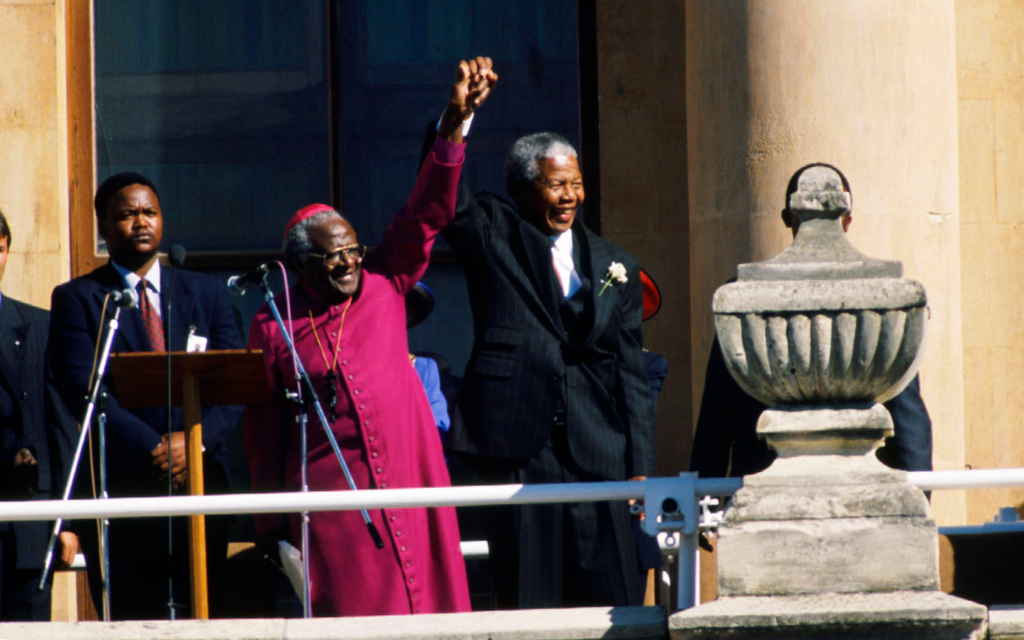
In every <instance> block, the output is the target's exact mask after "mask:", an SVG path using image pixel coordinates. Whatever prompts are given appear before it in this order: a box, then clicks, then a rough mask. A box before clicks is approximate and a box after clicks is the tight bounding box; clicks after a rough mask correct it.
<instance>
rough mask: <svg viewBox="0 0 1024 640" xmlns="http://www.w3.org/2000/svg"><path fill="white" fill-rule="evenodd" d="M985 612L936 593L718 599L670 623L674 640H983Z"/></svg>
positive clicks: (670, 635)
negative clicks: (792, 639) (889, 639)
mask: <svg viewBox="0 0 1024 640" xmlns="http://www.w3.org/2000/svg"><path fill="white" fill-rule="evenodd" d="M986 619H987V613H986V610H985V607H983V606H981V605H979V604H975V603H973V602H968V601H967V600H961V599H960V598H954V597H953V596H948V595H946V594H944V593H941V592H938V591H896V592H890V593H861V594H850V593H842V594H836V593H825V594H818V595H804V596H746V597H738V598H719V599H718V600H715V601H714V602H709V603H708V604H706V605H703V606H700V607H695V608H693V609H688V610H686V611H680V612H679V613H676V614H674V615H673V616H672V617H670V618H669V623H668V626H669V637H670V638H672V639H673V640H690V639H693V640H698V639H699V640H707V639H708V638H723V639H724V638H728V640H747V639H750V640H755V639H756V640H764V639H765V638H772V639H784V638H815V639H821V640H826V639H827V640H875V639H878V638H892V639H896V638H898V639H900V640H911V639H915V638H921V639H924V638H927V640H980V639H982V638H985V637H986Z"/></svg>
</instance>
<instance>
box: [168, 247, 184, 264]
mask: <svg viewBox="0 0 1024 640" xmlns="http://www.w3.org/2000/svg"><path fill="white" fill-rule="evenodd" d="M168 257H169V258H170V259H171V266H172V267H180V266H181V263H182V262H185V247H183V246H181V245H180V244H176V245H173V246H171V251H170V253H169V254H168Z"/></svg>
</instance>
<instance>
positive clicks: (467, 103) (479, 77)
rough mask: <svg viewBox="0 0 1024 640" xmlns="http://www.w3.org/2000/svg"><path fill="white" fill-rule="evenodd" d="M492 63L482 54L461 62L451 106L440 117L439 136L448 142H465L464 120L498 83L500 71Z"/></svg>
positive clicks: (456, 75)
mask: <svg viewBox="0 0 1024 640" xmlns="http://www.w3.org/2000/svg"><path fill="white" fill-rule="evenodd" d="M493 66H494V63H493V62H492V61H491V59H490V58H485V57H482V56H478V57H476V58H473V59H472V60H469V61H468V62H467V61H466V60H463V61H462V62H460V63H459V70H458V71H457V72H456V74H455V82H453V83H452V92H451V95H450V96H449V98H448V107H447V108H446V109H445V110H444V115H442V116H441V126H440V127H439V128H438V131H437V134H438V135H439V136H441V137H442V138H445V139H446V140H448V141H449V142H462V123H463V122H465V121H466V119H467V118H469V116H471V115H473V112H475V111H476V110H477V109H479V108H480V105H482V104H483V103H484V101H485V100H487V96H488V95H490V93H491V89H493V88H494V85H496V84H497V83H498V74H496V73H494V69H493V68H492V67H493Z"/></svg>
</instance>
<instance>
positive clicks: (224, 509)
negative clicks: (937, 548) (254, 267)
mask: <svg viewBox="0 0 1024 640" xmlns="http://www.w3.org/2000/svg"><path fill="white" fill-rule="evenodd" d="M683 475H685V476H689V474H683ZM907 479H908V481H909V482H911V483H912V484H915V485H917V486H918V487H920V488H921V489H924V490H929V491H934V490H944V489H986V488H999V487H1014V486H1024V469H985V470H977V471H975V470H969V471H918V472H912V473H908V474H907ZM653 480H656V482H654V483H650V485H651V490H652V491H654V490H656V488H657V485H658V482H661V483H664V482H665V481H666V480H668V479H665V478H658V479H653ZM678 480H680V481H682V480H683V478H679V479H678ZM648 484H649V483H648V482H644V481H638V482H629V481H625V482H586V483H570V484H537V485H521V484H509V485H486V486H472V487H433V488H420V489H374V490H365V491H310V492H298V493H254V494H231V495H212V496H174V497H167V496H165V497H152V498H109V499H104V500H66V501H65V500H31V501H22V502H0V522H2V521H12V520H54V519H56V518H64V519H65V520H76V519H93V518H144V517H160V516H188V515H199V514H204V515H227V514H245V513H296V512H301V511H351V510H358V509H406V508H414V507H442V506H456V507H468V506H488V505H503V504H504V505H513V504H540V503H559V502H601V501H608V500H633V499H636V500H642V499H644V496H645V491H647V489H648V487H647V485H648ZM672 485H673V487H675V488H676V490H678V488H679V487H680V486H692V488H693V494H694V496H696V497H697V498H699V497H700V496H705V495H712V496H728V495H732V494H733V493H735V492H736V491H737V490H739V488H740V487H742V486H743V480H742V479H741V478H697V479H696V480H695V481H694V482H693V484H692V485H686V484H685V483H683V482H680V483H679V484H678V485H677V484H675V483H672ZM661 488H662V490H663V489H664V486H662V487H661ZM653 495H654V496H655V501H658V502H660V501H661V500H662V499H663V498H664V497H665V495H664V493H654V494H653ZM676 497H679V496H678V495H677V496H676ZM649 499H650V498H649ZM677 502H678V506H682V505H683V504H684V503H685V502H686V501H685V500H678V501H677ZM661 506H662V505H661V504H650V505H648V511H649V516H658V515H659V514H660V513H661V512H660V510H659V509H660V507H661ZM687 511H689V512H687ZM699 511H700V507H699V506H698V505H697V500H694V501H692V502H691V503H690V504H689V506H688V507H686V508H684V509H682V510H681V511H679V512H677V513H678V514H679V515H681V516H683V517H682V518H681V519H678V520H677V521H676V520H674V519H673V518H678V516H672V517H669V520H672V521H673V522H678V524H677V525H676V526H677V529H676V531H677V533H678V532H679V529H682V528H683V525H682V523H683V522H689V523H693V522H699V521H700V515H699ZM664 523H665V521H662V524H664ZM668 524H669V525H670V526H667V527H665V528H664V529H666V530H668V529H671V528H672V522H668ZM1008 528H1009V527H1008ZM691 531H693V532H692V533H690V534H687V535H678V539H677V541H676V542H675V544H676V545H678V555H677V557H678V563H677V564H678V567H677V568H678V573H679V580H680V583H679V592H678V600H677V606H676V608H677V609H683V608H687V607H690V606H693V605H695V604H696V603H697V601H698V598H697V594H696V588H697V584H699V583H698V581H697V577H696V571H697V565H696V561H697V560H696V555H697V538H696V530H694V529H692V528H691ZM940 531H942V532H945V531H943V530H942V529H940ZM464 552H466V553H467V555H469V556H473V557H481V556H483V555H484V554H486V553H487V552H486V550H485V548H484V547H483V546H481V545H479V544H477V545H476V546H474V545H470V547H467V548H466V549H465V550H464Z"/></svg>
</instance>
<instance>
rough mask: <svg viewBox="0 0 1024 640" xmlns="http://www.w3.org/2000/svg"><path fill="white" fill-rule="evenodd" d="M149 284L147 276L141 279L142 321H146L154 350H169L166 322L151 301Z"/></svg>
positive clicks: (140, 304)
mask: <svg viewBox="0 0 1024 640" xmlns="http://www.w3.org/2000/svg"><path fill="white" fill-rule="evenodd" d="M148 286H149V283H148V282H147V281H146V279H145V278H143V279H141V280H139V310H140V311H141V312H142V321H143V322H145V323H146V334H147V335H148V336H149V345H150V346H151V347H153V351H167V343H166V342H164V323H163V321H161V320H160V316H158V315H157V313H156V309H154V308H153V304H152V303H151V302H150V301H149V293H148V292H147V287H148Z"/></svg>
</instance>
